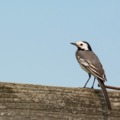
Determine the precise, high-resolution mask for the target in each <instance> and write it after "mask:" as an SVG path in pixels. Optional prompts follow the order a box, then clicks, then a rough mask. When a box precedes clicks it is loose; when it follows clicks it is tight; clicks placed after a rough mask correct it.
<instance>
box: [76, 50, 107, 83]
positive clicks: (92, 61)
mask: <svg viewBox="0 0 120 120" xmlns="http://www.w3.org/2000/svg"><path fill="white" fill-rule="evenodd" d="M76 58H77V60H78V62H79V63H80V64H81V65H82V67H84V69H86V70H87V71H89V72H90V73H91V74H92V75H94V76H95V77H96V78H99V79H101V80H103V81H105V80H106V76H105V72H104V69H103V67H102V65H101V63H100V61H99V59H98V57H97V56H96V55H95V53H93V52H92V51H77V53H76Z"/></svg>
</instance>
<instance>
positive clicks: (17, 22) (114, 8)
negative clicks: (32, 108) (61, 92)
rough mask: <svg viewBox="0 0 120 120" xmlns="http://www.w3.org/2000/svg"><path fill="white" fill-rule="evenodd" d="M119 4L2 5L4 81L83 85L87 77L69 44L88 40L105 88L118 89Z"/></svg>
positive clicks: (0, 73)
mask: <svg viewBox="0 0 120 120" xmlns="http://www.w3.org/2000/svg"><path fill="white" fill-rule="evenodd" d="M119 6H120V0H4V1H0V81H1V82H12V83H27V84H37V85H47V86H64V87H83V86H84V84H85V82H86V81H87V79H88V74H87V73H86V72H84V71H83V70H82V69H81V68H80V66H79V64H78V62H77V60H76V58H75V51H76V47H74V46H72V45H71V44H70V43H71V42H77V41H82V40H84V41H87V42H89V44H90V45H91V47H92V49H93V51H94V52H95V53H96V54H97V56H98V57H99V59H100V61H101V63H102V65H103V67H104V69H105V73H106V76H107V82H105V84H106V85H110V86H117V87H119V86H120V78H119V74H120V69H119V68H120V64H119V61H120V53H119V52H120V7H119ZM92 82H93V77H92V78H91V80H90V82H89V83H88V85H87V87H91V85H92ZM97 84H98V82H96V83H95V88H97Z"/></svg>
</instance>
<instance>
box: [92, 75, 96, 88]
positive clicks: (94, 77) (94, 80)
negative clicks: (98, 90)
mask: <svg viewBox="0 0 120 120" xmlns="http://www.w3.org/2000/svg"><path fill="white" fill-rule="evenodd" d="M95 79H96V78H95V77H94V81H93V85H92V87H91V88H92V89H93V88H94V84H95Z"/></svg>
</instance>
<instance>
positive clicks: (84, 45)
mask: <svg viewBox="0 0 120 120" xmlns="http://www.w3.org/2000/svg"><path fill="white" fill-rule="evenodd" d="M76 46H77V47H78V48H80V49H82V50H89V46H88V44H87V43H86V42H83V41H79V42H76Z"/></svg>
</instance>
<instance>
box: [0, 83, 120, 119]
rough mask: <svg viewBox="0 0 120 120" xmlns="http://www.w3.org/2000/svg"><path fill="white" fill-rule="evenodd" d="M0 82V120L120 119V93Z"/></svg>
mask: <svg viewBox="0 0 120 120" xmlns="http://www.w3.org/2000/svg"><path fill="white" fill-rule="evenodd" d="M108 93H109V97H110V101H111V105H112V111H108V109H107V106H106V103H105V101H104V98H103V94H102V92H101V90H93V89H84V88H64V87H48V86H40V85H27V84H13V83H0V120H120V92H116V91H109V92H108Z"/></svg>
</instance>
